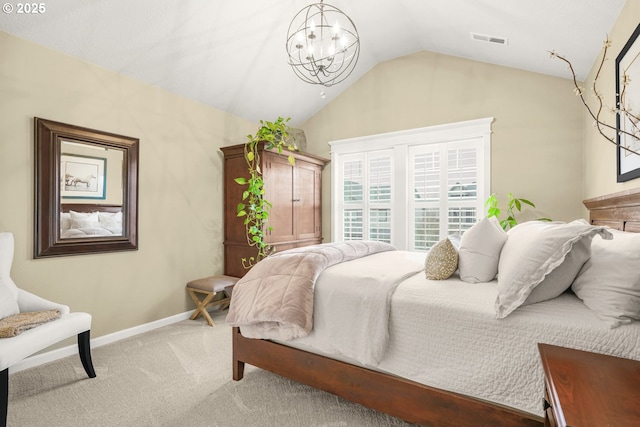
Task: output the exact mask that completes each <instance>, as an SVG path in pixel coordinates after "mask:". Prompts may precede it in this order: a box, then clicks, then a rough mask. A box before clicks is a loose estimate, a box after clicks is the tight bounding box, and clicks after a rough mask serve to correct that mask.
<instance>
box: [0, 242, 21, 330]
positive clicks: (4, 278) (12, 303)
mask: <svg viewBox="0 0 640 427" xmlns="http://www.w3.org/2000/svg"><path fill="white" fill-rule="evenodd" d="M12 262H13V234H12V233H0V319H4V318H5V317H8V316H11V315H14V314H17V313H19V312H20V308H19V307H18V287H17V286H16V284H15V283H13V280H11V276H10V275H9V273H10V272H11V263H12Z"/></svg>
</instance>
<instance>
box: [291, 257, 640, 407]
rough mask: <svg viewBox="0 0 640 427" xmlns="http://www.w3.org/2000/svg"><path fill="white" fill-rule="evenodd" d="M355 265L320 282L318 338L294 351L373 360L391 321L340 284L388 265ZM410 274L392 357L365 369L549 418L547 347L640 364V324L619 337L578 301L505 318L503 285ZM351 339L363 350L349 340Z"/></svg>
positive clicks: (399, 297)
mask: <svg viewBox="0 0 640 427" xmlns="http://www.w3.org/2000/svg"><path fill="white" fill-rule="evenodd" d="M394 253H397V254H398V255H400V254H403V253H404V254H405V257H406V259H407V265H409V271H411V267H410V265H411V263H412V262H411V259H413V264H414V265H416V266H417V265H422V263H423V261H424V257H425V255H424V254H415V253H413V254H412V253H406V252H403V251H397V252H394ZM380 255H381V256H382V255H383V254H380ZM387 255H388V254H387ZM367 260H368V261H370V263H369V264H366V261H367ZM352 263H353V261H352V262H349V263H344V264H340V265H338V266H334V267H331V268H329V269H327V270H325V272H324V273H323V274H322V275H321V276H320V277H319V279H318V282H317V284H316V299H315V306H314V316H315V320H314V321H315V324H314V331H313V332H312V333H311V334H310V335H309V336H308V337H305V338H303V339H298V340H294V341H290V342H287V343H286V344H287V345H293V346H295V347H298V348H302V349H305V350H308V351H312V352H315V353H321V354H325V355H328V356H330V357H333V358H337V359H341V360H346V361H349V362H351V363H356V364H357V363H360V364H363V363H362V361H367V359H366V358H365V359H362V357H363V356H362V355H361V354H358V353H359V352H358V351H357V350H358V348H359V347H360V346H362V348H367V346H368V344H369V343H370V342H371V341H374V340H378V339H380V334H382V335H384V334H386V333H387V332H386V331H387V329H385V328H382V331H380V330H379V328H380V327H379V326H375V327H373V326H372V327H368V328H367V327H366V323H367V322H371V325H373V324H379V322H381V321H384V320H385V316H387V314H386V313H382V314H381V318H379V319H375V316H374V313H371V312H368V310H367V308H366V307H367V306H368V304H369V303H368V300H367V298H364V297H361V296H355V297H352V295H350V293H351V292H352V291H351V290H350V289H351V286H345V284H346V283H349V282H351V281H352V280H353V277H352V276H349V278H348V279H347V280H348V281H349V282H344V281H342V282H341V283H340V281H341V279H340V276H341V275H342V273H344V272H347V273H348V272H350V271H351V270H352V269H353V271H356V270H360V271H362V270H363V269H364V271H368V272H369V274H368V275H367V278H366V279H365V278H363V281H367V280H372V279H373V278H376V277H377V276H379V275H380V274H383V272H384V271H385V268H386V267H385V266H384V265H383V263H382V261H381V257H378V258H374V257H373V256H370V257H367V258H363V259H362V260H359V261H358V266H357V268H355V267H354V266H352ZM395 268H396V269H398V268H401V267H399V266H397V265H396V267H395ZM356 274H357V273H356ZM408 276H409V277H408V278H407V279H406V280H404V281H403V282H402V283H400V284H399V285H398V286H397V288H396V290H395V293H394V294H393V297H392V299H391V306H390V307H391V310H390V313H389V325H388V334H389V341H388V346H387V348H386V352H385V353H384V356H383V357H382V359H381V361H380V363H371V364H369V363H368V362H367V363H364V364H367V365H370V366H373V367H374V369H377V370H381V371H385V372H389V373H392V374H395V375H398V376H401V377H404V378H408V379H411V380H413V381H417V382H419V383H423V384H426V385H429V386H433V387H436V388H440V389H444V390H449V391H453V392H458V393H462V394H465V395H469V396H474V397H478V398H481V399H485V400H489V401H492V402H496V403H499V404H503V405H507V406H510V407H513V408H517V409H521V410H524V411H526V412H529V413H533V414H536V415H542V405H541V402H542V396H543V390H544V376H543V371H542V366H541V363H540V359H539V355H538V352H537V343H539V342H543V343H549V344H554V345H562V346H566V347H571V348H577V349H582V350H592V351H596V352H599V353H604V354H612V355H616V356H621V357H627V358H631V359H636V360H640V322H634V323H632V324H630V325H624V326H621V327H618V328H616V329H609V328H608V326H607V325H605V324H604V323H603V322H602V321H601V320H600V319H598V318H597V317H596V315H595V314H594V313H593V312H592V311H591V310H589V309H588V308H587V307H586V306H585V305H584V304H583V303H582V301H580V300H579V299H578V298H576V297H575V296H574V295H573V294H571V293H566V294H563V295H561V296H560V297H558V298H556V299H553V300H551V301H546V302H542V303H538V304H532V305H529V306H524V307H521V308H519V309H518V310H516V311H515V312H514V313H512V314H510V315H509V316H508V317H507V318H505V319H500V320H498V319H496V314H495V308H494V303H495V299H496V289H497V282H495V281H494V282H489V283H475V284H470V283H465V282H462V281H460V280H459V278H458V276H457V275H454V276H452V277H451V278H450V279H448V280H443V281H431V280H427V279H426V278H425V277H424V274H423V273H417V274H408ZM363 283H364V282H363ZM368 286H369V287H370V285H368ZM374 286H375V285H374ZM354 318H361V320H363V321H364V324H365V327H364V330H363V329H362V324H361V325H359V326H357V328H356V329H355V330H354V331H355V332H354V331H352V332H349V329H350V325H352V322H353V321H354ZM354 334H355V335H358V338H357V339H354V338H353V337H354ZM351 339H354V342H349V340H351ZM383 339H384V338H383ZM345 345H346V347H345ZM353 350H356V352H355V353H352V351H353ZM368 352H369V350H365V353H368ZM354 354H355V357H354ZM375 359H376V358H375V357H373V358H371V359H369V362H371V361H372V360H373V361H374V362H375Z"/></svg>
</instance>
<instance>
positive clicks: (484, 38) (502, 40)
mask: <svg viewBox="0 0 640 427" xmlns="http://www.w3.org/2000/svg"><path fill="white" fill-rule="evenodd" d="M471 38H472V39H473V40H476V41H479V42H486V43H493V44H501V45H504V46H506V45H507V44H509V43H508V40H507V38H506V37H496V36H488V35H486V34H478V33H471Z"/></svg>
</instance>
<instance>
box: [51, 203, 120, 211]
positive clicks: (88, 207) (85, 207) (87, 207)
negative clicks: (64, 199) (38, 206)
mask: <svg viewBox="0 0 640 427" xmlns="http://www.w3.org/2000/svg"><path fill="white" fill-rule="evenodd" d="M60 210H61V211H62V212H69V211H74V212H120V211H121V210H122V206H121V205H96V204H89V203H63V204H62V205H60Z"/></svg>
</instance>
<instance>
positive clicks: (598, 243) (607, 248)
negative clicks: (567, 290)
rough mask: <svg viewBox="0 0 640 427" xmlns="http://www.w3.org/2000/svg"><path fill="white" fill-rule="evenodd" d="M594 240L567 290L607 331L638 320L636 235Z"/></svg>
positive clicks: (639, 245) (639, 250)
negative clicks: (601, 321) (590, 311)
mask: <svg viewBox="0 0 640 427" xmlns="http://www.w3.org/2000/svg"><path fill="white" fill-rule="evenodd" d="M611 232H612V234H613V240H602V239H594V240H593V242H592V243H591V258H590V259H589V260H588V261H587V262H586V263H585V264H584V266H583V267H582V269H581V270H580V272H579V273H578V277H576V280H575V281H574V282H573V285H571V289H572V290H573V292H575V294H576V295H577V296H578V298H580V299H581V300H582V301H583V302H584V304H585V305H586V306H587V307H589V308H590V309H591V310H593V311H595V312H596V314H597V315H598V317H599V318H600V319H602V320H603V321H604V322H605V323H607V324H608V325H609V326H610V327H611V328H615V327H617V326H620V325H622V324H625V323H630V322H631V321H632V320H640V233H625V232H623V231H618V230H611Z"/></svg>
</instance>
